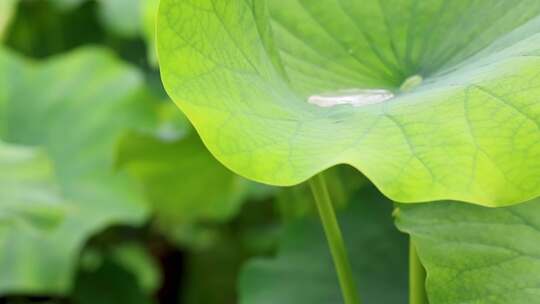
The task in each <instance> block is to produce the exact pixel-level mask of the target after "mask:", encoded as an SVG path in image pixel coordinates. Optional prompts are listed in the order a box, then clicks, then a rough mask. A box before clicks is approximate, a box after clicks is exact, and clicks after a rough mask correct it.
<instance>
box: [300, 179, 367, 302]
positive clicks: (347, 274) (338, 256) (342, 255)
mask: <svg viewBox="0 0 540 304" xmlns="http://www.w3.org/2000/svg"><path fill="white" fill-rule="evenodd" d="M309 184H310V186H311V190H312V192H313V196H314V198H315V202H316V204H317V209H318V210H319V216H320V218H321V222H322V225H323V228H324V232H325V234H326V239H327V241H328V246H329V247H330V253H331V254H332V258H333V260H334V267H335V269H336V272H337V276H338V279H339V284H340V287H341V292H342V294H343V299H344V302H345V304H360V296H359V293H358V291H357V285H356V282H355V280H354V276H353V273H352V268H351V264H350V262H349V258H348V254H347V249H346V247H345V243H344V241H343V236H342V234H341V229H340V228H339V223H338V220H337V217H336V213H335V211H334V206H333V204H332V201H331V199H330V195H329V193H328V187H327V185H326V181H325V178H324V175H323V174H322V173H319V174H318V175H316V176H314V177H313V178H311V179H310V180H309Z"/></svg>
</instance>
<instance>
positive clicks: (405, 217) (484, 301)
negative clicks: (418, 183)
mask: <svg viewBox="0 0 540 304" xmlns="http://www.w3.org/2000/svg"><path fill="white" fill-rule="evenodd" d="M396 214H397V219H396V223H397V225H398V227H399V228H400V229H401V230H403V231H405V232H407V233H409V234H410V235H411V237H412V240H413V241H414V243H415V244H416V246H417V250H418V253H419V256H420V259H421V261H422V263H423V264H424V266H425V268H426V270H427V283H426V286H427V293H428V296H429V303H430V304H458V303H459V304H464V303H471V304H472V303H474V304H503V303H504V304H507V303H512V304H530V303H538V299H539V294H540V288H539V286H540V276H538V272H539V271H540V260H539V259H538V257H539V256H540V217H539V216H538V215H539V214H540V200H538V199H536V200H533V201H530V202H527V203H523V204H520V205H517V206H512V207H505V208H497V209H489V208H485V207H480V206H472V205H467V204H462V203H455V202H442V203H434V204H422V205H414V206H411V205H407V206H405V205H402V206H400V207H399V212H397V213H396Z"/></svg>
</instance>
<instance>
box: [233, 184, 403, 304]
mask: <svg viewBox="0 0 540 304" xmlns="http://www.w3.org/2000/svg"><path fill="white" fill-rule="evenodd" d="M391 212H392V203H391V202H390V201H388V200H386V199H385V198H384V197H383V196H382V195H381V194H380V193H379V192H378V191H376V190H375V189H374V188H373V187H368V188H366V189H364V190H363V191H361V192H360V194H359V195H357V196H356V197H355V198H354V199H353V201H351V203H350V204H349V209H348V210H347V211H346V212H344V213H343V214H342V215H341V216H340V218H339V220H340V223H341V225H342V229H343V234H344V238H345V241H346V244H347V247H348V250H349V255H350V257H351V262H352V269H353V272H354V273H355V274H356V276H355V277H356V278H357V279H358V280H359V281H358V284H359V285H358V286H359V290H360V294H361V295H362V297H363V299H364V301H366V303H405V302H406V301H407V268H406V267H407V254H406V252H407V248H408V247H407V238H406V237H405V235H404V234H400V233H399V232H398V231H397V230H396V229H395V227H394V225H393V223H392V220H391V216H390V214H391ZM240 303H242V304H267V303H268V304H274V303H280V304H303V303H306V304H308V303H309V304H319V303H320V304H329V303H342V299H341V292H340V288H339V284H338V279H337V276H336V274H335V270H334V266H333V263H332V258H331V256H330V252H329V250H328V245H327V243H326V238H325V236H324V232H323V230H322V228H321V226H320V223H319V222H318V220H317V219H316V218H308V219H303V220H298V221H296V222H292V223H290V224H289V226H288V227H286V229H285V231H284V232H283V240H282V242H281V244H280V249H279V251H278V254H277V257H276V258H272V259H256V260H253V261H251V262H249V263H248V264H247V266H246V267H245V268H244V270H243V274H242V277H241V281H240Z"/></svg>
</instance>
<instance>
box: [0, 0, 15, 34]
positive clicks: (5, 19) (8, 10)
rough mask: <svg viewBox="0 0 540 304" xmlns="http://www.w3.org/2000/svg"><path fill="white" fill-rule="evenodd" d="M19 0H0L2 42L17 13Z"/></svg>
mask: <svg viewBox="0 0 540 304" xmlns="http://www.w3.org/2000/svg"><path fill="white" fill-rule="evenodd" d="M17 2H18V0H2V2H0V42H1V41H2V40H3V39H4V33H5V32H6V30H7V28H8V26H9V23H10V22H11V18H12V17H13V14H14V13H15V9H16V7H17V6H16V5H17Z"/></svg>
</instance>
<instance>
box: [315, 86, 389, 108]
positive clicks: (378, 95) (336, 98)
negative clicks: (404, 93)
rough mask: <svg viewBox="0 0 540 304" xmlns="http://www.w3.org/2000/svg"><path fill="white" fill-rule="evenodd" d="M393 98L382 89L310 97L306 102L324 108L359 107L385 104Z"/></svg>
mask: <svg viewBox="0 0 540 304" xmlns="http://www.w3.org/2000/svg"><path fill="white" fill-rule="evenodd" d="M393 97H394V94H393V93H392V92H390V91H388V90H383V89H368V90H362V89H350V90H342V91H337V92H331V93H322V94H318V95H312V96H310V97H309V98H308V102H309V103H311V104H314V105H318V106H320V107H324V108H329V107H333V106H337V105H346V104H348V105H352V106H353V107H361V106H366V105H372V104H377V103H381V102H385V101H387V100H389V99H392V98H393Z"/></svg>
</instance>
